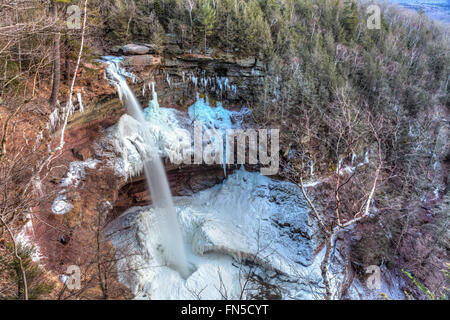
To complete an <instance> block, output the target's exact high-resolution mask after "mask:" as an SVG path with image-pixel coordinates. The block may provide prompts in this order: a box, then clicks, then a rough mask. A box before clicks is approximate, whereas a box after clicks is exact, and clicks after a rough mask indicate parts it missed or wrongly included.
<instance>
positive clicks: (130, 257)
mask: <svg viewBox="0 0 450 320" xmlns="http://www.w3.org/2000/svg"><path fill="white" fill-rule="evenodd" d="M174 202H175V206H176V211H177V214H178V218H179V221H180V227H181V229H182V232H183V240H184V243H185V247H186V251H187V253H188V261H189V263H190V265H191V270H192V272H193V273H192V274H191V275H190V277H188V278H187V279H183V278H182V277H181V276H180V275H179V274H178V273H177V272H176V271H175V270H173V269H171V268H170V266H167V265H166V263H165V261H164V254H163V253H161V252H160V251H159V245H158V237H157V235H158V230H154V226H155V223H154V219H155V214H154V209H153V208H152V207H145V208H131V209H129V210H128V211H127V212H125V213H124V214H123V215H122V216H121V217H120V218H118V219H116V220H115V221H114V222H113V223H111V224H110V225H109V226H108V227H107V228H106V229H105V234H106V235H107V236H108V237H109V238H110V239H111V240H112V242H113V244H114V245H115V247H116V248H117V249H118V257H119V258H123V257H125V258H123V259H121V260H120V263H119V271H120V270H123V272H121V273H120V279H121V281H123V282H124V283H125V284H126V285H128V286H129V287H130V288H131V290H132V291H133V293H134V294H136V296H137V298H151V299H195V298H202V299H221V298H224V295H225V294H226V296H227V298H229V299H238V298H239V297H240V296H241V293H242V292H244V295H243V297H247V296H248V295H251V294H255V292H256V291H257V290H256V291H255V288H256V287H257V284H256V282H255V281H254V280H255V279H253V280H252V281H250V282H249V283H248V284H247V285H244V283H245V282H246V279H247V277H248V275H249V273H250V274H252V273H255V274H258V275H259V276H261V277H262V278H263V280H264V282H267V284H272V285H274V286H276V287H274V288H273V291H276V292H277V293H278V294H280V295H281V296H282V297H283V298H285V299H302V298H303V299H313V298H317V297H320V295H321V294H323V292H322V290H323V287H322V286H321V276H320V268H319V264H320V261H321V259H322V254H321V253H319V254H318V255H316V256H314V250H315V248H316V246H317V244H318V243H317V234H315V232H316V230H317V228H316V226H315V223H314V221H313V219H312V217H311V216H310V215H309V210H308V208H307V204H306V202H305V201H304V200H303V197H302V196H301V193H300V190H299V188H298V187H296V186H295V185H293V184H290V183H287V182H280V181H275V180H272V179H270V178H267V177H265V176H263V175H261V174H259V173H251V172H247V171H245V170H244V169H240V170H238V171H237V172H236V173H234V174H232V175H230V176H228V177H227V179H226V180H225V181H224V182H223V183H222V184H220V185H217V186H215V187H213V188H210V189H207V190H204V191H201V192H198V193H196V194H194V195H193V196H190V197H176V198H175V199H174ZM252 265H253V266H254V268H252V267H251V266H252ZM128 270H132V271H131V272H130V271H128ZM334 270H335V271H338V272H337V274H339V271H342V270H337V269H336V268H334ZM250 289H253V290H250Z"/></svg>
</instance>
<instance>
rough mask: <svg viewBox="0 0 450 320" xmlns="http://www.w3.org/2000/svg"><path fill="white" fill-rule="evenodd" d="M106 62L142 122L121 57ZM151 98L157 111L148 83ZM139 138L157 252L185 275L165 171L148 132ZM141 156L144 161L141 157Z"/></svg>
mask: <svg viewBox="0 0 450 320" xmlns="http://www.w3.org/2000/svg"><path fill="white" fill-rule="evenodd" d="M104 59H105V60H106V62H107V64H108V68H107V77H108V79H109V80H110V81H111V82H112V83H113V84H114V85H115V86H116V87H117V89H118V91H119V96H120V97H121V99H123V100H124V101H125V104H126V106H127V110H128V113H129V114H130V115H131V116H132V117H133V118H135V119H136V120H137V121H139V122H140V123H142V124H143V123H145V121H146V120H145V117H144V113H143V111H142V108H141V106H140V104H139V102H138V101H137V99H136V97H135V96H134V94H133V92H132V91H131V89H130V87H129V86H128V84H127V81H126V79H125V78H124V77H123V76H122V74H124V73H123V72H122V69H121V68H120V62H121V59H120V58H117V57H104ZM152 91H153V99H152V101H151V106H152V108H153V111H154V112H158V111H159V105H158V100H157V96H156V92H155V90H154V85H152ZM142 138H143V140H144V142H145V144H146V145H147V146H150V150H151V151H150V152H144V150H141V152H140V153H141V157H142V159H143V162H144V172H145V177H146V180H147V184H148V186H149V188H150V193H151V196H152V202H153V207H154V208H155V214H156V219H155V220H154V223H155V224H156V228H155V229H156V230H157V232H158V242H159V245H160V251H161V254H162V256H163V257H164V258H165V260H166V263H167V264H168V265H169V266H171V267H172V268H174V269H175V270H177V271H178V272H179V273H180V274H181V276H182V277H183V278H187V277H188V276H189V273H190V270H189V267H188V263H187V260H186V253H185V249H184V246H183V242H182V238H181V232H180V227H179V223H178V220H177V216H176V213H175V209H174V205H173V200H172V195H171V192H170V188H169V183H168V180H167V176H166V172H165V169H164V167H163V164H162V161H161V159H160V157H159V155H158V149H157V147H156V143H155V141H154V139H153V138H152V136H151V135H150V133H149V132H147V131H144V134H143V137H142ZM144 159H145V160H144Z"/></svg>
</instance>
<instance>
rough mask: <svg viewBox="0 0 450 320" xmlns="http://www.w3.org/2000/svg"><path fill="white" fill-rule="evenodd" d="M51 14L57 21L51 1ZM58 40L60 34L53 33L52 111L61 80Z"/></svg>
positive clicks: (55, 11)
mask: <svg viewBox="0 0 450 320" xmlns="http://www.w3.org/2000/svg"><path fill="white" fill-rule="evenodd" d="M51 12H52V14H53V19H54V21H57V20H58V10H57V7H56V3H55V2H54V1H52V3H51ZM60 39H61V33H60V32H59V31H55V34H54V35H53V86H52V94H51V96H50V99H49V103H50V107H51V108H52V109H53V108H54V107H55V106H56V102H57V101H58V93H59V85H60V79H61V57H60Z"/></svg>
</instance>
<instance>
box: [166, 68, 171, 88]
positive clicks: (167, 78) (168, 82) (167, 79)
mask: <svg viewBox="0 0 450 320" xmlns="http://www.w3.org/2000/svg"><path fill="white" fill-rule="evenodd" d="M166 81H167V84H168V85H169V87H170V76H169V73H168V72H166Z"/></svg>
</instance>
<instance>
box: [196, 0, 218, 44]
mask: <svg viewBox="0 0 450 320" xmlns="http://www.w3.org/2000/svg"><path fill="white" fill-rule="evenodd" d="M197 19H198V22H199V23H200V24H201V25H202V28H203V31H204V34H203V35H204V43H205V53H206V37H207V36H209V35H211V33H212V30H213V27H214V23H215V22H216V10H215V9H214V8H213V7H212V5H211V0H202V1H201V3H200V9H199V13H198V18H197Z"/></svg>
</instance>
